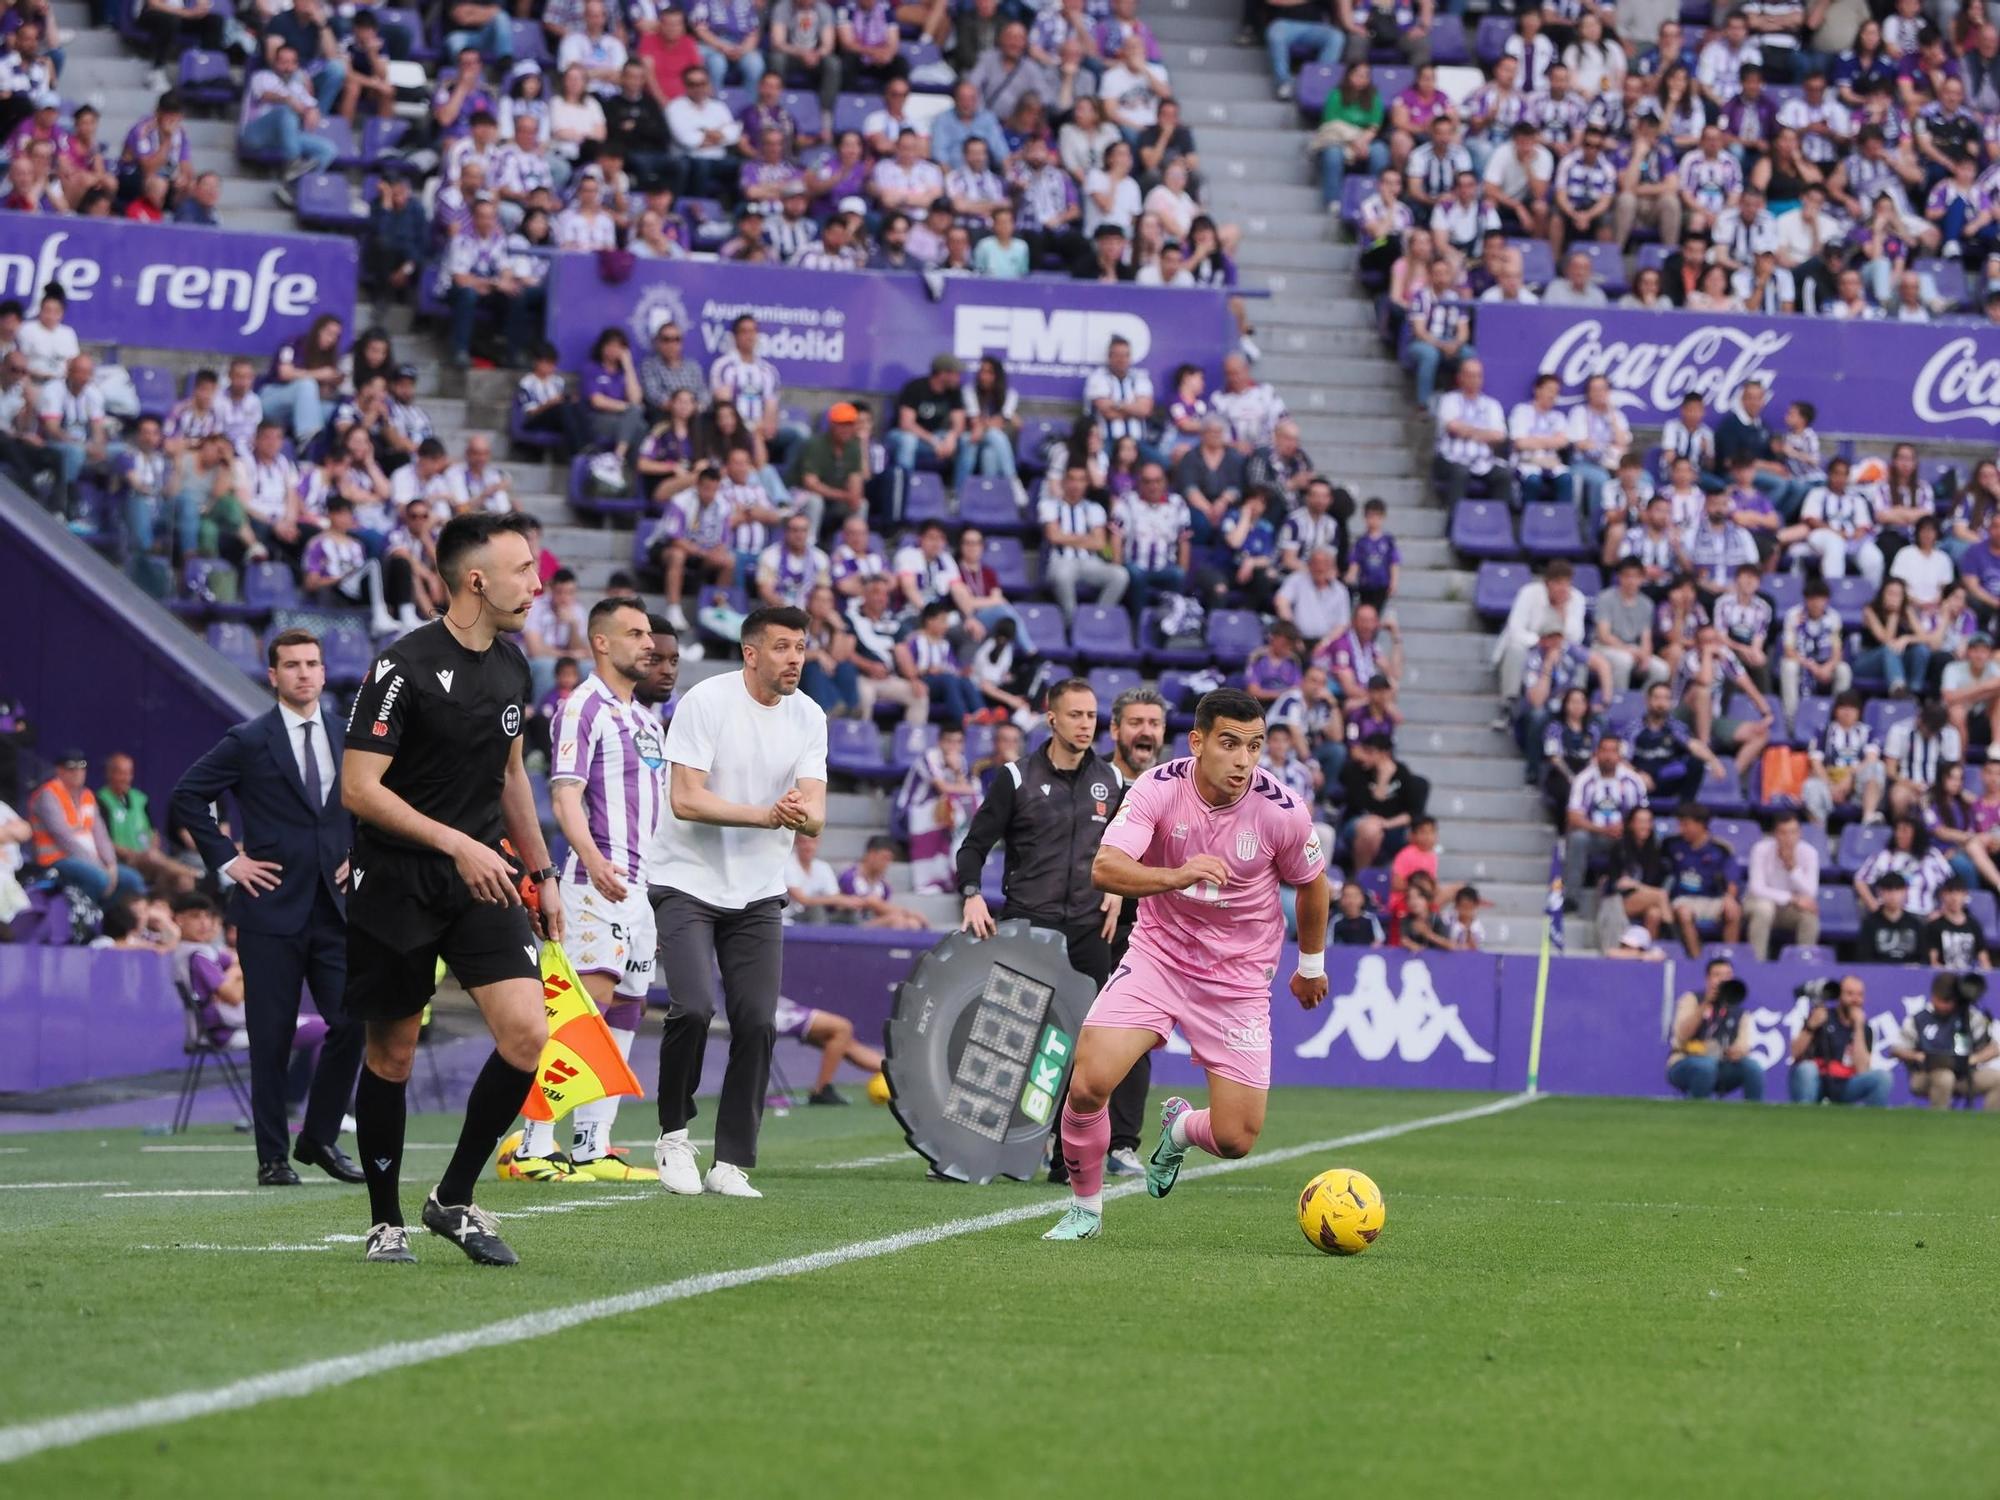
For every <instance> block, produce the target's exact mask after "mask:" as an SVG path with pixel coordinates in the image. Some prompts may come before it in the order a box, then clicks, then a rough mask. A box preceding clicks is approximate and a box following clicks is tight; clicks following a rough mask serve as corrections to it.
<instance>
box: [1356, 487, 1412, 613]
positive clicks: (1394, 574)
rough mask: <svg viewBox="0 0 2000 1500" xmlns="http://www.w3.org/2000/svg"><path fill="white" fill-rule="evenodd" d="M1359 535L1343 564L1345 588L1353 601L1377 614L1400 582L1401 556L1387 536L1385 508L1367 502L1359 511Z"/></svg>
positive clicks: (1386, 511)
mask: <svg viewBox="0 0 2000 1500" xmlns="http://www.w3.org/2000/svg"><path fill="white" fill-rule="evenodd" d="M1361 523H1362V527H1363V530H1362V533H1361V535H1360V536H1358V537H1356V538H1355V539H1354V544H1353V548H1352V550H1351V551H1350V552H1349V554H1348V557H1349V561H1348V564H1347V586H1348V587H1349V588H1351V589H1353V590H1354V597H1355V599H1356V600H1358V601H1360V602H1362V603H1367V604H1372V605H1374V606H1375V608H1376V609H1377V610H1378V611H1380V610H1382V609H1384V608H1386V607H1387V605H1388V603H1389V600H1390V599H1391V598H1393V597H1394V596H1395V593H1396V585H1397V584H1398V583H1399V582H1400V581H1401V579H1402V573H1403V554H1402V553H1401V552H1400V551H1399V550H1398V549H1397V547H1396V539H1395V538H1394V537H1393V536H1391V535H1390V534H1389V531H1388V523H1389V507H1388V506H1387V505H1386V504H1384V503H1383V502H1382V501H1381V500H1379V499H1376V500H1370V501H1369V502H1368V503H1367V504H1366V505H1364V506H1362V507H1361Z"/></svg>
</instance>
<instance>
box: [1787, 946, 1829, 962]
mask: <svg viewBox="0 0 2000 1500" xmlns="http://www.w3.org/2000/svg"><path fill="white" fill-rule="evenodd" d="M1778 958H1779V959H1780V961H1782V962H1784V963H1802V964H1830V963H1832V962H1833V950H1832V949H1831V948H1823V947H1821V946H1820V945H1819V944H1818V943H1787V944H1786V945H1785V946H1784V947H1782V948H1780V949H1779V950H1778Z"/></svg>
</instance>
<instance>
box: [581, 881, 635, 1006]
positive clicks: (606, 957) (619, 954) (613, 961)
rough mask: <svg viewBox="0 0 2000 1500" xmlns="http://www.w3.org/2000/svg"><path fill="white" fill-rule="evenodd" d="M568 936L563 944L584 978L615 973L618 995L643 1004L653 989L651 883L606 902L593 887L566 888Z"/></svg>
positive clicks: (632, 887)
mask: <svg viewBox="0 0 2000 1500" xmlns="http://www.w3.org/2000/svg"><path fill="white" fill-rule="evenodd" d="M563 899H564V901H565V902H566V903H567V904H568V918H569V923H568V927H569V931H568V941H567V943H566V944H565V945H564V946H565V947H566V948H567V949H568V950H569V961H570V962H571V963H572V964H574V965H575V966H576V972H577V974H578V976H579V977H581V976H583V975H585V974H615V975H617V976H618V985H617V989H616V991H615V992H616V993H617V994H620V995H623V996H624V997H625V998H626V999H628V1000H643V999H645V998H646V991H647V990H649V989H651V988H652V985H653V961H654V958H655V957H656V955H655V953H654V949H655V948H656V947H657V946H658V943H657V941H656V939H655V938H654V935H653V908H652V907H650V906H648V905H647V904H646V882H645V881H643V880H634V881H631V882H630V883H629V884H628V886H627V887H626V893H625V899H624V900H623V901H617V902H613V901H607V900H605V899H604V897H603V896H601V895H599V894H598V893H597V887H596V886H594V885H589V884H584V885H566V886H564V887H563Z"/></svg>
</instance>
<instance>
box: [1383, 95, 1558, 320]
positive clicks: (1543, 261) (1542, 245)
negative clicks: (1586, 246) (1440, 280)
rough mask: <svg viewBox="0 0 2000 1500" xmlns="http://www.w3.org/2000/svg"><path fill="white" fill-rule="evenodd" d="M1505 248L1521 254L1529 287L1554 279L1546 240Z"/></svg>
mask: <svg viewBox="0 0 2000 1500" xmlns="http://www.w3.org/2000/svg"><path fill="white" fill-rule="evenodd" d="M1384 97H1385V98H1386V97H1388V96H1387V95H1384ZM1507 247H1508V248H1509V249H1510V250H1518V251H1520V252H1521V278H1522V280H1524V281H1525V282H1527V284H1528V285H1529V286H1531V287H1534V288H1536V289H1537V290H1539V289H1540V288H1542V287H1545V286H1547V285H1548V284H1549V283H1550V282H1551V281H1554V280H1555V279H1556V253H1555V251H1553V250H1551V249H1550V248H1549V243H1548V241H1547V240H1509V241H1507Z"/></svg>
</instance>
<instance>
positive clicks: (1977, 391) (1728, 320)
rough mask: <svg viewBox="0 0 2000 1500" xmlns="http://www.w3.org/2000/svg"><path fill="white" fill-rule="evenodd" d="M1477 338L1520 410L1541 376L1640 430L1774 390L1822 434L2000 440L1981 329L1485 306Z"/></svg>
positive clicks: (1991, 350)
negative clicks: (1594, 393) (1813, 416)
mask: <svg viewBox="0 0 2000 1500" xmlns="http://www.w3.org/2000/svg"><path fill="white" fill-rule="evenodd" d="M1474 339H1475V341H1476V342H1477V344H1478V346H1479V353H1480V357H1481V358H1482V359H1483V360H1484V361H1485V363H1486V388H1487V390H1488V391H1490V392H1491V393H1492V394H1493V395H1494V396H1496V397H1497V398H1498V399H1499V400H1501V401H1502V402H1504V403H1507V404H1508V405H1511V404H1512V403H1514V402H1516V401H1525V400H1527V398H1528V391H1529V387H1530V386H1531V385H1532V384H1533V383H1534V379H1535V377H1536V376H1537V375H1539V374H1542V373H1543V372H1544V371H1547V372H1549V373H1551V374H1554V375H1556V376H1558V377H1560V378H1561V380H1562V396H1561V398H1560V399H1561V400H1562V401H1563V402H1564V403H1565V404H1568V403H1573V402H1576V401H1580V400H1582V399H1583V387H1584V382H1585V381H1587V380H1588V379H1589V378H1590V377H1591V376H1592V375H1604V376H1606V377H1608V378H1609V379H1610V381H1611V393H1612V399H1613V400H1614V401H1616V402H1617V403H1618V405H1619V407H1620V408H1621V409H1622V410H1623V411H1624V413H1625V416H1626V419H1627V420H1628V421H1630V422H1632V423H1633V424H1634V425H1635V426H1653V425H1656V424H1658V423H1661V422H1664V421H1665V420H1666V419H1667V418H1668V417H1671V416H1674V415H1676V414H1677V413H1678V412H1679V409H1680V404H1681V402H1682V401H1683V400H1684V399H1685V398H1686V397H1688V396H1689V395H1691V394H1692V395H1699V396H1701V397H1702V398H1703V400H1705V401H1706V402H1707V403H1708V406H1709V409H1710V410H1711V411H1722V410H1726V409H1728V408H1729V407H1731V406H1733V405H1734V404H1735V401H1736V396H1737V393H1738V392H1739V391H1741V390H1742V388H1743V386H1744V384H1745V383H1746V382H1748V381H1751V380H1758V381H1762V382H1763V384H1764V387H1765V389H1766V390H1767V391H1769V392H1770V394H1771V399H1772V402H1773V403H1774V404H1773V406H1772V411H1773V412H1777V411H1781V410H1782V409H1783V407H1784V405H1785V403H1787V402H1791V401H1810V402H1811V403H1812V404H1813V406H1814V407H1815V408H1816V409H1817V410H1818V413H1819V415H1818V418H1817V421H1816V425H1817V426H1818V428H1819V430H1820V431H1822V432H1841V433H1854V434H1862V435H1869V436H1876V437H1885V438H1911V439H1918V440H1921V439H1923V438H1940V437H1951V438H1960V439H1970V440H1973V441H1986V440H1990V439H1991V438H1992V437H1993V436H1994V434H1995V431H1996V429H2000V327H1989V326H1987V325H1985V324H1983V323H1963V324H1936V323H1932V324H1906V323H1889V322H1868V323H1853V322H1845V321H1837V320H1835V319H1832V318H1808V317H1792V318H1758V317H1744V316H1735V315H1723V314H1716V313H1700V312H1664V313H1654V312H1634V311H1629V310H1625V309H1612V308H1606V309H1603V310H1581V309H1577V308H1555V307H1517V306H1511V305H1509V306H1500V305H1496V304H1492V303H1487V304H1482V305H1480V306H1479V307H1478V308H1477V310H1476V326H1475V329H1474Z"/></svg>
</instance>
